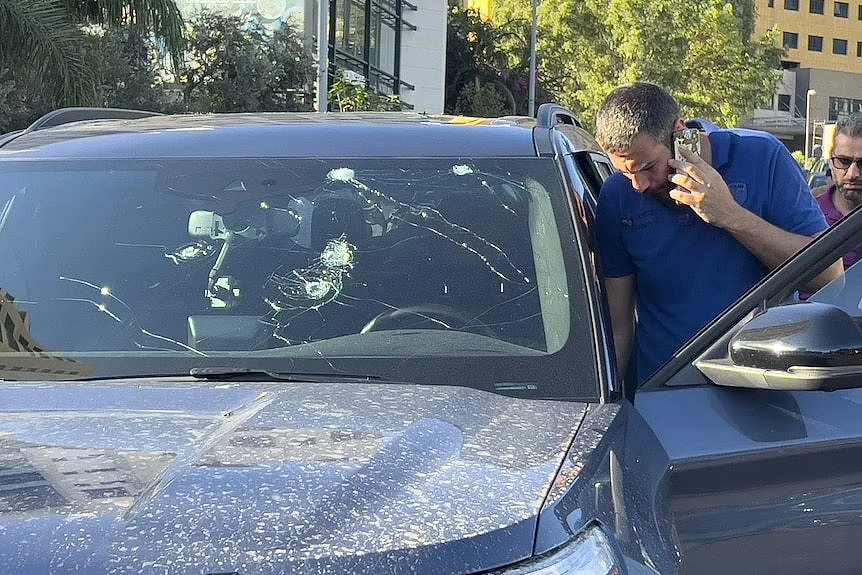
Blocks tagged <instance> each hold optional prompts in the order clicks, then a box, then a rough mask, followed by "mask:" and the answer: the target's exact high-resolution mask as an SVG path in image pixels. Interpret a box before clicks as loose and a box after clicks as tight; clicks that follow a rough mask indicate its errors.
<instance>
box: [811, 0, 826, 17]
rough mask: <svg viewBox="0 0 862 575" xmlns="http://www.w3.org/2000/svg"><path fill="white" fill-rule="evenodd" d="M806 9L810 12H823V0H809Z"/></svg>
mask: <svg viewBox="0 0 862 575" xmlns="http://www.w3.org/2000/svg"><path fill="white" fill-rule="evenodd" d="M808 11H809V12H811V13H812V14H823V0H810V2H808Z"/></svg>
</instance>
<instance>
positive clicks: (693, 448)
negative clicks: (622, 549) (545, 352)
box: [624, 210, 862, 575]
mask: <svg viewBox="0 0 862 575" xmlns="http://www.w3.org/2000/svg"><path fill="white" fill-rule="evenodd" d="M859 244H862V212H860V211H859V210H857V211H856V212H854V213H853V214H851V215H850V216H848V217H847V218H845V219H844V220H843V221H842V222H841V223H840V224H839V225H837V226H835V227H833V228H832V229H831V230H830V231H829V232H827V233H825V234H824V235H823V236H822V237H821V238H820V239H819V240H818V241H817V242H814V243H813V244H812V245H810V246H809V248H807V249H806V250H803V252H801V254H798V255H797V256H796V257H795V258H793V259H792V260H791V261H790V262H788V263H786V264H784V265H783V266H782V267H781V268H779V269H778V270H776V271H774V272H773V273H771V274H770V275H769V276H768V277H767V278H766V279H765V280H764V281H763V282H761V283H760V284H758V286H755V288H753V289H752V290H751V291H750V292H749V293H748V294H746V295H745V296H744V297H743V298H742V299H741V300H739V301H738V302H737V303H736V304H734V305H733V306H732V307H731V308H730V309H729V310H728V311H727V312H726V313H725V314H723V315H722V316H721V317H719V318H718V319H716V320H715V321H714V322H713V323H712V324H710V325H709V326H707V327H706V328H705V329H704V330H703V331H701V333H700V334H698V336H696V337H695V338H693V339H692V340H691V341H690V342H689V343H688V344H686V345H685V346H684V347H683V349H681V350H680V352H679V353H678V354H677V356H676V357H675V358H673V359H672V360H671V361H670V362H669V363H668V364H667V365H665V366H664V367H663V368H662V369H661V370H660V371H659V372H658V373H657V374H656V375H655V376H654V377H653V378H652V379H651V380H650V381H649V382H647V384H646V385H645V386H643V387H642V388H641V389H639V390H638V392H637V394H636V396H635V400H634V406H635V409H634V414H633V416H632V418H631V419H630V421H629V425H628V430H627V433H628V435H629V438H628V439H629V440H628V441H627V442H626V443H627V448H626V455H625V458H624V461H625V468H626V472H627V473H628V474H629V475H630V476H641V477H640V479H639V483H642V479H643V478H642V476H643V474H644V469H646V467H645V466H644V463H643V462H642V461H641V460H640V458H641V457H643V453H645V450H644V449H633V446H635V445H636V444H640V445H642V446H646V447H645V449H646V450H647V451H649V452H651V453H653V454H655V453H659V454H661V457H663V458H665V460H664V461H663V465H660V466H658V468H660V469H661V471H660V472H657V473H656V474H655V475H654V476H653V477H651V478H650V483H651V485H652V490H653V493H652V505H653V510H652V517H653V521H654V522H653V524H652V526H651V527H653V528H655V529H656V530H657V532H659V533H661V534H662V535H663V537H666V538H667V539H670V540H671V541H672V546H674V547H675V552H676V553H678V565H679V570H680V571H681V572H684V573H698V574H701V573H781V574H785V575H787V574H792V573H818V574H824V573H853V572H858V571H859V570H860V569H862V331H860V330H859V325H860V324H862V268H860V267H859V266H854V267H852V268H850V269H849V270H848V271H847V273H846V274H845V275H844V276H843V277H842V278H840V279H839V280H836V281H834V282H832V283H831V284H830V285H828V286H827V287H825V288H824V289H822V290H820V291H819V292H817V293H816V294H815V295H814V296H812V297H811V298H810V301H806V302H800V301H799V300H798V292H797V290H799V289H801V288H802V284H804V283H805V282H807V281H808V280H809V279H810V278H812V277H814V276H815V275H816V274H817V273H819V272H820V271H822V270H824V269H825V268H826V267H827V266H828V265H829V263H830V262H833V261H835V260H836V259H838V258H839V257H841V256H842V255H843V254H844V253H846V252H847V251H848V250H850V249H852V247H854V246H857V245H859ZM655 467H656V466H655V465H653V466H650V468H655ZM648 528H649V527H647V528H644V527H643V526H642V527H641V529H642V531H645V530H647V529H648ZM644 539H645V540H648V539H649V538H648V537H644ZM647 546H648V545H647Z"/></svg>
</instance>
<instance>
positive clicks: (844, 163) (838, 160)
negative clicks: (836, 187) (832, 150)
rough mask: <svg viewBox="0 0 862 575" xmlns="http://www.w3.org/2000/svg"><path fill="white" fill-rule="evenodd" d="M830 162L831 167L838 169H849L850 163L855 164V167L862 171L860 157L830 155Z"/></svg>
mask: <svg viewBox="0 0 862 575" xmlns="http://www.w3.org/2000/svg"><path fill="white" fill-rule="evenodd" d="M829 161H830V162H832V167H834V168H838V169H839V170H849V169H850V166H851V165H852V164H856V169H857V170H859V171H860V172H862V158H848V157H846V156H832V157H831V158H829Z"/></svg>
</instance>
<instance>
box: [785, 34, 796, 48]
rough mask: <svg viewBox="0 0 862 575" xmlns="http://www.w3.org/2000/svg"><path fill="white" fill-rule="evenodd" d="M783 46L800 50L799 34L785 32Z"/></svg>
mask: <svg viewBox="0 0 862 575" xmlns="http://www.w3.org/2000/svg"><path fill="white" fill-rule="evenodd" d="M783 45H784V47H785V48H799V34H797V33H796V32H784V34H783Z"/></svg>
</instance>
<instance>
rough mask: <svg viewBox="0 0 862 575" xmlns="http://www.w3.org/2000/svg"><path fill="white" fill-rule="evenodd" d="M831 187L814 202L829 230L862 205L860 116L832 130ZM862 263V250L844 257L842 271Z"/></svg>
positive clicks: (861, 120) (861, 134)
mask: <svg viewBox="0 0 862 575" xmlns="http://www.w3.org/2000/svg"><path fill="white" fill-rule="evenodd" d="M829 165H830V167H831V168H832V182H833V183H832V185H831V186H830V187H829V188H828V189H827V190H826V192H825V193H824V194H822V195H821V196H820V197H818V198H817V203H818V204H819V205H820V209H821V210H823V215H824V216H826V222H827V223H828V224H829V225H830V226H831V225H833V224H835V223H836V222H838V221H839V220H841V218H843V217H844V216H846V215H847V214H849V213H850V212H851V211H853V209H854V208H856V206H858V205H859V204H862V114H854V115H852V116H850V117H849V118H845V119H843V120H841V121H840V122H838V124H837V125H836V126H835V142H834V144H833V146H832V157H831V158H829ZM860 259H862V246H857V247H856V248H854V249H853V250H851V251H849V252H847V254H845V256H844V269H847V268H849V267H850V266H852V265H853V264H855V263H856V262H857V261H859V260H860Z"/></svg>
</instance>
